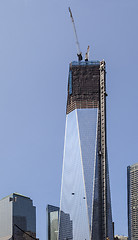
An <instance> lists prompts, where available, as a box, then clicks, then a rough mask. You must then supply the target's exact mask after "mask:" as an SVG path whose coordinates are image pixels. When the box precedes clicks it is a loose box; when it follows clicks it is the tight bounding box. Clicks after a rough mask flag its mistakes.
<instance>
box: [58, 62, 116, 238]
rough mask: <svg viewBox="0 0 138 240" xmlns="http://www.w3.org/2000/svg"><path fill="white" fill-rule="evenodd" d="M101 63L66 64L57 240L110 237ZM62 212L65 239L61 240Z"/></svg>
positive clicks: (103, 65) (104, 86)
mask: <svg viewBox="0 0 138 240" xmlns="http://www.w3.org/2000/svg"><path fill="white" fill-rule="evenodd" d="M106 95H107V94H106V82H105V62H104V61H102V62H99V61H96V62H94V61H85V62H72V63H71V64H70V66H69V77H68V97H67V109H66V127H65V142H64V156H63V170H62V186H61V200H60V211H61V214H60V222H59V240H65V239H66V240H67V239H73V240H78V239H79V240H91V239H93V240H99V239H100V240H105V239H107V238H108V237H109V239H110V240H112V239H113V228H112V213H111V200H110V186H109V170H108V160H107V145H106ZM62 212H64V213H65V214H68V216H69V219H70V221H71V224H70V225H69V229H68V232H70V233H71V235H70V236H65V235H64V237H63V235H62V230H63V229H64V226H65V221H64V216H62Z"/></svg>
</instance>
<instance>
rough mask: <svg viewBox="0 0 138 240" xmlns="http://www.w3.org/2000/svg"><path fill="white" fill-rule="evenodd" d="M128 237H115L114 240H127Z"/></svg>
mask: <svg viewBox="0 0 138 240" xmlns="http://www.w3.org/2000/svg"><path fill="white" fill-rule="evenodd" d="M127 239H128V237H126V236H120V235H115V237H114V240H127Z"/></svg>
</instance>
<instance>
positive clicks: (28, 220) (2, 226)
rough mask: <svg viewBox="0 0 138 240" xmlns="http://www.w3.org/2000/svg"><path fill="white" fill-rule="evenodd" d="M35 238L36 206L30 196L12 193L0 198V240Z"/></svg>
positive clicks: (27, 239)
mask: <svg viewBox="0 0 138 240" xmlns="http://www.w3.org/2000/svg"><path fill="white" fill-rule="evenodd" d="M30 236H31V237H32V238H34V239H35V238H36V207H35V206H33V202H32V200H31V199H30V198H28V197H25V196H23V195H20V194H17V193H13V194H11V195H9V196H7V197H5V198H3V199H2V200H0V240H13V239H14V240H29V239H32V238H31V237H30Z"/></svg>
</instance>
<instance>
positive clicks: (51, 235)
mask: <svg viewBox="0 0 138 240" xmlns="http://www.w3.org/2000/svg"><path fill="white" fill-rule="evenodd" d="M46 211H47V226H46V228H47V239H48V240H57V238H58V226H59V207H56V206H53V205H47V208H46Z"/></svg>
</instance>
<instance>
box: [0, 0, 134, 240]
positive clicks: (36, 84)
mask: <svg viewBox="0 0 138 240" xmlns="http://www.w3.org/2000/svg"><path fill="white" fill-rule="evenodd" d="M68 6H70V7H71V9H72V12H73V16H74V19H75V24H76V28H77V33H78V37H79V42H80V47H81V51H82V52H83V55H84V54H85V52H86V49H87V46H88V45H90V59H91V60H102V59H105V61H106V64H107V93H108V98H107V124H108V125H107V136H108V157H109V168H110V183H111V196H112V210H113V220H114V222H115V233H116V234H124V235H127V179H126V177H127V175H126V173H127V166H128V165H131V164H134V163H136V162H138V157H137V148H138V127H137V123H138V111H137V105H138V94H137V91H138V90H137V89H138V78H137V69H138V66H137V57H138V33H137V29H138V15H137V11H138V1H137V0H131V1H130V0H114V1H113V0H104V1H103V0H96V1H93V0H85V1H84V0H67V1H66V0H60V1H57V0H50V1H48V0H1V1H0V36H1V37H0V162H1V168H0V182H1V184H0V189H1V191H0V198H2V197H4V196H6V195H8V194H10V193H12V192H19V193H21V194H24V195H26V196H30V197H31V198H32V199H33V201H34V204H35V205H36V207H37V236H38V237H39V238H40V239H41V240H44V239H45V238H46V213H45V211H46V205H47V204H48V203H49V204H54V205H59V198H60V184H61V172H62V156H63V145H64V128H65V112H66V98H67V91H66V90H67V77H68V67H69V66H68V65H69V62H71V61H73V60H77V57H76V45H75V39H74V33H73V28H72V24H71V20H70V17H69V13H68Z"/></svg>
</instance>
